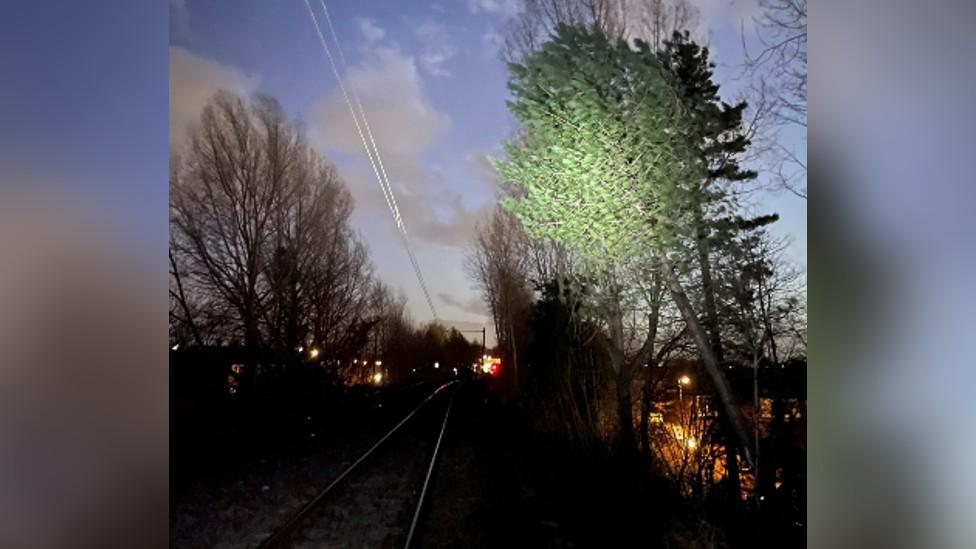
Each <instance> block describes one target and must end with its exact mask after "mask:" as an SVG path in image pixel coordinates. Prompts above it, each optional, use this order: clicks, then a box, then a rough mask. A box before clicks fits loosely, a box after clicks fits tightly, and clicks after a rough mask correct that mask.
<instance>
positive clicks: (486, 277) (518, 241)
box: [465, 208, 549, 384]
mask: <svg viewBox="0 0 976 549" xmlns="http://www.w3.org/2000/svg"><path fill="white" fill-rule="evenodd" d="M532 250H534V251H535V254H534V255H530V253H529V252H530V251H532ZM532 257H535V258H536V260H537V265H536V266H537V267H539V268H548V266H549V260H548V258H547V257H546V254H545V252H544V251H543V250H542V249H541V248H540V247H539V246H538V245H534V244H533V243H531V242H530V241H529V239H528V237H527V236H526V235H525V232H524V231H523V230H522V226H521V224H520V223H519V221H518V219H517V218H516V217H515V216H514V215H512V214H511V213H509V212H507V211H506V210H504V209H502V208H496V209H495V211H494V214H493V215H492V217H491V219H490V221H489V222H488V223H487V224H486V225H483V226H481V227H479V229H478V231H477V233H476V235H475V242H474V247H473V249H472V250H471V252H470V253H469V254H468V256H467V258H466V260H465V269H466V270H467V274H468V277H469V278H470V279H471V280H472V281H474V282H475V283H476V284H477V285H478V287H479V288H480V289H481V293H482V297H483V298H484V300H485V303H487V305H488V310H489V312H490V313H491V316H492V321H493V323H494V326H495V336H496V338H497V339H498V343H499V345H500V346H501V347H502V348H504V349H506V351H507V353H508V354H509V358H510V359H511V363H512V366H513V370H514V376H515V383H516V384H517V383H518V366H519V348H520V347H521V346H522V344H523V343H524V339H525V330H524V326H525V323H526V321H527V318H528V314H529V308H530V306H531V304H532V288H531V286H530V270H531V268H532V265H531V264H530V258H532Z"/></svg>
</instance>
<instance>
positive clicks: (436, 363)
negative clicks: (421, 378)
mask: <svg viewBox="0 0 976 549" xmlns="http://www.w3.org/2000/svg"><path fill="white" fill-rule="evenodd" d="M440 367H441V363H440V362H435V363H434V369H435V370H436V369H437V368H440Z"/></svg>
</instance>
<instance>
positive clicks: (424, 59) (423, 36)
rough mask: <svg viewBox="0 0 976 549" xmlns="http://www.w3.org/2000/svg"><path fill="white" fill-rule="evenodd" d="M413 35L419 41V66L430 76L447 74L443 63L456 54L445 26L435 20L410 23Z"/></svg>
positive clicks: (448, 72) (456, 51)
mask: <svg viewBox="0 0 976 549" xmlns="http://www.w3.org/2000/svg"><path fill="white" fill-rule="evenodd" d="M411 29H412V30H413V33H414V36H416V37H417V40H419V41H420V46H421V47H420V53H419V55H418V59H419V61H420V67H421V68H422V69H423V70H424V72H426V73H427V74H429V75H431V76H435V77H436V76H448V75H449V74H450V71H448V70H447V68H446V67H445V65H446V64H447V63H448V62H449V61H450V60H451V59H453V58H454V56H455V55H457V53H458V50H457V48H456V47H455V46H454V43H453V41H452V40H451V36H450V34H449V33H448V32H447V27H446V26H445V25H444V24H442V23H438V22H436V21H432V20H429V19H428V20H424V21H421V22H419V23H414V24H411Z"/></svg>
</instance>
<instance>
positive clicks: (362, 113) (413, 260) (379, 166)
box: [304, 0, 438, 320]
mask: <svg viewBox="0 0 976 549" xmlns="http://www.w3.org/2000/svg"><path fill="white" fill-rule="evenodd" d="M304 1H305V7H306V8H307V9H308V14H309V17H310V18H311V19H312V25H313V26H314V27H315V33H316V35H317V36H318V38H319V43H320V44H321V46H322V51H323V52H325V56H326V59H327V60H328V62H329V66H330V67H331V69H332V74H333V75H334V76H335V78H336V81H337V82H338V83H339V89H340V90H341V91H342V96H343V99H344V100H345V102H346V106H347V107H348V109H349V114H351V115H352V117H353V123H354V124H355V126H356V132H357V133H358V134H359V139H360V141H361V142H362V145H363V149H365V150H366V156H367V158H368V160H369V163H370V166H371V167H372V168H373V174H374V175H375V176H376V179H377V182H379V184H380V190H381V191H382V192H383V198H384V200H385V201H386V205H387V208H388V209H389V210H390V214H391V215H392V217H393V222H394V224H395V226H396V228H397V231H398V232H399V234H400V237H401V241H402V243H403V246H404V248H405V249H406V251H407V256H408V257H409V259H410V264H411V266H412V267H413V270H414V274H416V276H417V281H418V282H419V283H420V289H421V290H422V291H423V294H424V298H425V299H426V301H427V306H428V307H429V308H430V312H431V314H432V315H433V317H434V320H438V316H437V310H436V309H435V308H434V302H433V300H432V299H431V298H430V292H429V291H428V290H427V283H426V281H425V280H424V276H423V272H422V271H421V270H420V263H419V262H418V261H417V257H416V255H415V254H414V252H413V248H412V247H411V246H410V239H409V236H408V234H407V228H406V224H405V223H404V222H403V217H402V216H401V215H400V208H399V206H398V205H397V203H396V196H395V195H394V194H393V187H392V186H391V185H390V181H389V177H387V174H386V168H385V167H384V166H383V160H382V158H381V156H380V151H379V147H377V146H376V141H375V139H374V138H373V132H372V130H371V129H370V127H369V120H368V119H367V118H366V110H365V109H364V108H363V105H362V102H361V101H360V100H359V94H357V93H356V90H355V88H351V92H352V97H353V99H352V100H351V99H350V94H349V91H348V90H347V88H346V85H345V83H344V82H343V79H342V76H341V74H340V73H339V69H338V68H337V66H336V63H335V59H334V58H333V56H332V51H331V50H330V48H329V46H328V44H327V41H326V39H325V36H324V35H323V34H322V29H321V27H320V26H319V21H318V18H317V17H316V16H315V12H314V10H313V9H312V6H311V4H309V2H308V0H304ZM319 2H320V4H321V6H322V11H323V13H324V14H325V18H326V22H327V24H328V27H329V31H330V33H331V35H332V39H333V41H334V42H335V44H336V51H337V53H338V54H339V59H340V62H341V63H342V66H343V68H346V59H345V55H344V54H343V53H342V47H341V45H340V44H339V39H338V36H337V35H336V32H335V28H334V27H333V25H332V18H331V17H330V16H329V10H328V9H327V8H326V7H325V2H324V1H323V0H319ZM353 100H354V101H355V105H356V108H354V107H353ZM357 108H358V111H359V115H358V116H357V112H356V111H357ZM360 118H362V124H360ZM364 129H365V132H364V131H363V130H364ZM367 138H368V140H367Z"/></svg>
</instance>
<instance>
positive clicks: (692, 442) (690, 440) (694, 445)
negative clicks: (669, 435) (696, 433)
mask: <svg viewBox="0 0 976 549" xmlns="http://www.w3.org/2000/svg"><path fill="white" fill-rule="evenodd" d="M697 447H698V441H697V440H695V439H693V438H691V437H688V448H689V449H691V450H694V449H695V448H697Z"/></svg>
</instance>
